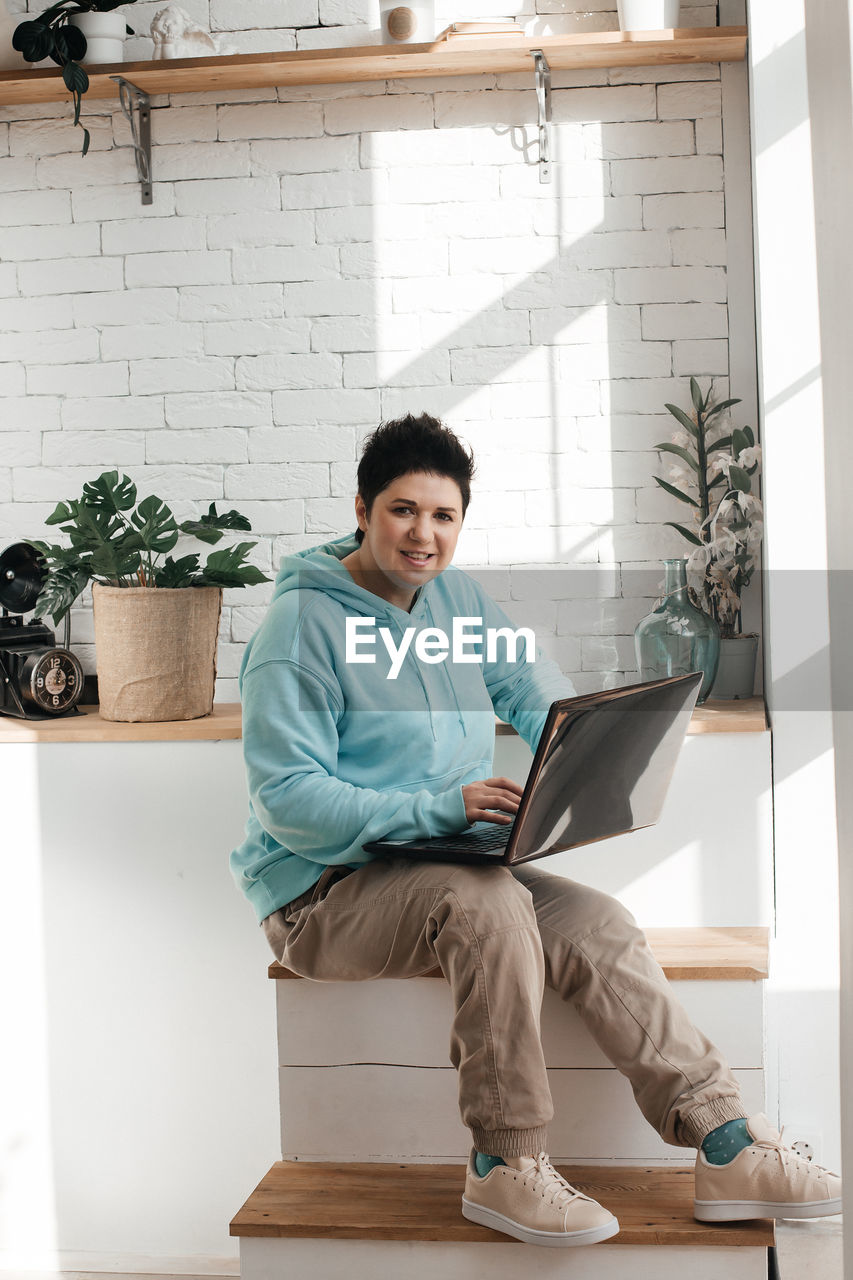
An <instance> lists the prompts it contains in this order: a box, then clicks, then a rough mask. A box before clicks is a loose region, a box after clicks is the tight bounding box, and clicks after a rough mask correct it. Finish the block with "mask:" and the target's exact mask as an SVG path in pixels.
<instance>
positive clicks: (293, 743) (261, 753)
mask: <svg viewBox="0 0 853 1280" xmlns="http://www.w3.org/2000/svg"><path fill="white" fill-rule="evenodd" d="M357 545H358V544H357V542H356V540H355V537H354V536H350V537H346V538H341V539H338V540H337V541H335V542H330V543H327V544H326V545H325V546H322V547H316V548H314V549H312V550H311V551H304V552H301V553H300V554H299V555H295V556H289V557H287V558H286V559H285V560H284V561H283V563H282V567H281V570H280V572H279V575H278V578H277V580H276V587H275V595H274V597H273V602H272V604H271V605H270V609H269V612H268V614H267V616H266V618H265V620H264V622H263V623H262V625H261V627H260V628H259V630H258V631H257V632H256V633H255V635H254V636H253V637H252V639H251V641H250V642H249V644H248V645H247V647H246V652H245V655H244V658H243V665H242V669H241V673H240V690H241V697H242V702H243V751H244V757H245V762H246V774H247V781H248V789H249V819H248V822H247V824H246V837H245V839H244V841H243V843H242V844H241V845H240V846H239V848H237V849H235V850H234V852H233V853H232V854H231V870H232V873H233V875H234V877H235V879H236V881H237V883H238V884H239V886H240V887H241V888H242V889H243V891H244V892H245V894H246V896H247V897H248V899H249V901H250V902H251V904H252V906H253V908H254V910H255V914H256V916H257V918H258V920H263V919H265V917H266V916H268V915H269V914H270V913H271V912H273V911H276V910H277V909H278V908H279V907H281V906H284V905H285V904H286V903H288V902H290V901H291V900H292V899H293V898H295V897H297V895H299V894H301V893H304V892H305V891H306V890H307V889H309V888H310V887H311V886H312V885H313V884H314V883H315V882H316V881H317V880H318V879H319V878H320V876H321V875H322V873H323V871H324V870H325V868H326V867H328V866H333V865H346V866H351V867H355V866H358V865H359V864H361V863H364V862H368V861H370V860H371V858H372V857H373V856H374V855H372V854H369V853H365V852H364V849H363V848H362V845H363V844H364V843H365V842H366V841H369V840H376V839H379V838H381V837H383V836H388V837H391V838H393V839H395V840H408V839H414V838H415V837H421V836H438V835H451V834H453V833H454V832H456V831H462V830H464V829H465V828H466V827H467V826H468V825H469V824H468V821H467V819H466V816H465V804H464V801H463V797H462V787H463V786H465V785H467V783H469V782H474V781H476V780H478V779H483V778H489V777H491V776H492V774H493V765H492V756H493V750H494V738H495V721H494V717H495V713H497V715H499V716H500V717H501V718H502V719H504V720H507V721H509V722H510V723H511V724H512V725H513V726H514V727H515V728H516V729H517V730H518V733H519V734H520V735H521V737H522V738H524V739H525V740H526V741H527V742H528V743H529V744H530V745H531V746H535V744H536V742H537V741H538V738H539V734H540V732H541V729H542V726H543V724H544V722H545V716H546V714H547V711H548V706H549V705H550V703H551V702H552V701H553V700H554V699H555V698H562V697H568V696H570V695H571V694H573V693H574V689H573V687H572V684H571V682H570V681H569V680H567V679H566V678H565V677H564V676H563V675H562V674H561V673H560V671H559V669H558V667H557V666H556V665H555V664H554V663H553V662H550V661H549V660H547V659H546V658H544V657H542V655H541V654H540V653H539V652H538V651H537V656H536V661H535V662H530V663H529V662H527V661H525V651H524V646H523V645H520V646H519V650H518V654H517V657H516V660H514V661H511V660H510V655H509V653H508V648H507V645H506V644H505V643H504V642H502V641H499V642H498V644H497V655H496V658H495V660H493V661H483V662H481V661H480V660H479V659H477V660H476V661H470V659H469V660H468V661H464V662H453V661H452V660H451V657H450V656H448V658H447V659H446V661H440V662H426V661H421V660H419V659H418V657H417V656H416V654H415V649H414V643H412V644H411V647H410V648H409V649H408V651H407V652H406V656H405V658H404V659H403V660H402V662H401V663H400V664H399V673H398V674H397V676H396V678H395V679H389V678H388V674H389V671H391V670H392V660H391V657H390V655H389V653H388V651H387V648H386V646H385V644H384V643H383V642H382V641H381V639H380V638H379V636H378V628H380V627H386V628H388V630H389V632H390V633H391V636H392V637H393V643H394V645H395V646H399V645H400V643H401V640H402V635H403V632H404V631H405V630H406V629H407V628H409V627H414V628H416V630H417V631H420V630H422V629H424V628H428V627H429V628H432V627H438V628H441V629H442V630H443V631H444V632H445V633H446V634H447V635H448V636H451V635H452V631H453V619H454V617H465V618H476V619H482V630H483V632H484V633H485V629H486V628H488V627H494V628H500V627H508V628H510V629H511V630H513V631H515V630H516V628H515V627H514V625H513V624H512V623H511V622H510V620H509V619H508V618H507V617H506V615H505V614H504V613H503V612H502V611H501V610H500V609H499V608H498V606H497V605H496V604H495V603H494V602H493V601H492V600H491V599H490V598H489V597H488V595H487V594H486V593H485V592H484V591H483V589H482V587H480V586H479V584H478V583H477V582H475V581H474V579H473V578H471V577H469V576H468V575H467V574H465V573H463V572H462V571H461V570H459V569H455V568H453V567H451V568H449V569H447V570H446V571H445V572H444V573H442V574H441V575H440V576H439V577H438V578H436V579H434V580H433V581H432V582H430V583H427V584H426V585H425V586H424V587H422V588H421V590H420V591H419V592H418V595H417V598H416V600H415V602H414V604H413V606H412V609H411V612H409V613H406V612H405V611H404V610H403V609H399V608H397V606H396V605H393V604H389V603H388V602H387V601H385V600H383V599H381V598H380V597H379V596H375V595H373V594H372V593H371V592H369V591H366V590H364V589H363V588H362V587H359V586H357V585H356V583H355V581H354V580H353V578H352V577H351V575H350V573H349V572H348V570H347V569H346V568H345V567H344V566H343V565H341V564H340V561H341V560H342V559H343V558H344V556H347V555H349V554H350V552H352V551H354V550H355V549H356V547H357ZM348 617H349V618H361V619H367V618H374V619H375V629H376V631H375V632H374V628H373V627H371V626H370V625H369V624H367V623H363V624H361V627H362V631H361V635H362V636H363V637H368V638H369V637H370V636H371V635H372V634H376V643H375V645H374V646H373V648H372V649H371V648H370V645H369V643H368V642H364V643H362V644H361V646H360V652H361V653H362V654H364V655H365V656H369V655H370V653H371V652H372V653H373V654H374V655H375V659H376V661H375V663H372V664H371V663H366V662H362V663H354V662H347V660H346V656H345V654H346V647H345V646H346V620H347V618H348ZM469 629H474V628H469ZM475 629H477V630H479V629H480V628H479V626H478V627H476V628H475ZM482 648H483V646H476V645H474V646H469V649H468V652H469V654H476V653H477V652H478V650H481V649H482Z"/></svg>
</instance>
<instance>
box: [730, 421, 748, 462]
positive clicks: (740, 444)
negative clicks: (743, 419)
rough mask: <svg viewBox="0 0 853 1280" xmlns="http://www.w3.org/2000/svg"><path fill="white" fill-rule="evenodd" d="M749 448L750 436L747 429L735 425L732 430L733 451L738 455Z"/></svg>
mask: <svg viewBox="0 0 853 1280" xmlns="http://www.w3.org/2000/svg"><path fill="white" fill-rule="evenodd" d="M747 448H749V437H748V436H747V434H746V432H745V431H741V429H740V427H735V429H734V431H733V432H732V453H733V454H734V456H735V457H737V456H738V454H740V453H742V452H743V450H744V449H747Z"/></svg>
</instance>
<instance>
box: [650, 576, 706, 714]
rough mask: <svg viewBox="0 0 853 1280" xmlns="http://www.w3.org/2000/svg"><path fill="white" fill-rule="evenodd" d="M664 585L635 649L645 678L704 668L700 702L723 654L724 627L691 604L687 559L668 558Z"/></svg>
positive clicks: (653, 678)
mask: <svg viewBox="0 0 853 1280" xmlns="http://www.w3.org/2000/svg"><path fill="white" fill-rule="evenodd" d="M663 564H664V588H663V595H662V596H661V598H660V600H659V601H658V603H657V604H656V605H655V608H654V609H653V610H652V612H651V613H650V614H648V616H647V617H645V618H643V619H642V621H641V622H639V623H638V624H637V629H636V630H635V632H634V650H635V653H636V655H637V668H638V670H639V672H640V679H641V680H660V679H663V678H664V677H665V676H683V675H687V674H688V673H689V672H691V671H702V672H704V676H705V678H704V679H703V681H702V687H701V689H700V690H699V697H698V699H697V702H700V703H701V702H704V701H705V699H706V698H707V696H708V694H709V692H710V690H711V685H712V684H713V683H714V677H715V675H716V674H717V663H718V661H719V658H720V628H719V627H718V625H717V622H716V620H715V619H714V618H712V617H711V615H710V614H708V613H705V611H704V610H703V609H697V608H696V606H695V605H694V604H691V602H690V597H689V596H688V594H687V562H686V561H685V560H664V562H663Z"/></svg>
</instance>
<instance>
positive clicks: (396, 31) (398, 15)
mask: <svg viewBox="0 0 853 1280" xmlns="http://www.w3.org/2000/svg"><path fill="white" fill-rule="evenodd" d="M379 14H380V18H381V21H382V40H383V43H384V44H428V43H429V42H430V41H431V40H434V39H435V2H434V0H379Z"/></svg>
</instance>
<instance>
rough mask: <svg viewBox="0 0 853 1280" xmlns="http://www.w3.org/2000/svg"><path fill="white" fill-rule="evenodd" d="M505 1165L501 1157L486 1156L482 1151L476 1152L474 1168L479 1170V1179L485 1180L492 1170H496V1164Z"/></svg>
mask: <svg viewBox="0 0 853 1280" xmlns="http://www.w3.org/2000/svg"><path fill="white" fill-rule="evenodd" d="M503 1163H504V1161H503V1160H502V1159H501V1157H500V1156H484V1155H483V1153H482V1151H475V1152H474V1168H475V1169H476V1170H477V1177H478V1178H485V1176H486V1174H487V1173H488V1172H489V1170H490V1169H494V1167H495V1165H496V1164H503Z"/></svg>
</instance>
